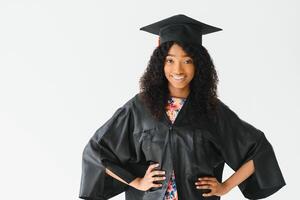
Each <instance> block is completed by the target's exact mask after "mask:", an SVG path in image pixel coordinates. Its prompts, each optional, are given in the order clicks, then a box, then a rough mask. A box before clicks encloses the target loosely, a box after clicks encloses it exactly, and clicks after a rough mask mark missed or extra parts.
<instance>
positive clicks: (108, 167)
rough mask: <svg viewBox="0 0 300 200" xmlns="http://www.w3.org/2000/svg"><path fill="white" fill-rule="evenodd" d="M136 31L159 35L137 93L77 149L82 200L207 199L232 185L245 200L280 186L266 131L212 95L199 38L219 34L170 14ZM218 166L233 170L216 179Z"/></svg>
mask: <svg viewBox="0 0 300 200" xmlns="http://www.w3.org/2000/svg"><path fill="white" fill-rule="evenodd" d="M141 30H145V31H148V32H150V33H154V34H158V35H159V45H158V47H157V48H156V49H155V50H154V52H153V54H152V56H151V58H150V62H149V64H148V67H147V69H146V71H145V73H144V75H143V76H142V77H141V79H140V88H141V91H140V92H139V93H138V94H136V95H135V96H134V97H133V98H132V99H130V100H129V101H127V102H126V103H125V104H124V105H123V106H122V107H120V108H119V109H118V110H117V111H116V112H115V113H114V114H113V116H112V117H111V118H110V119H109V120H108V121H107V122H106V123H105V124H104V125H102V126H101V127H100V128H99V129H98V130H97V131H96V133H95V134H94V135H93V137H92V138H91V139H90V141H89V143H88V144H87V145H86V147H85V149H84V152H83V165H82V180H81V188H80V195H79V197H80V198H83V199H108V198H111V197H113V196H115V195H117V194H119V193H121V192H123V191H125V192H126V199H130V200H138V199H153V200H156V199H165V200H170V199H189V200H193V199H204V198H207V199H213V200H217V199H220V197H221V196H222V195H224V194H226V193H228V192H229V191H230V190H231V189H232V188H234V187H235V186H238V187H239V188H240V190H241V192H242V193H243V195H244V196H245V197H246V198H249V199H258V198H265V197H267V196H270V195H271V194H273V193H274V192H276V191H278V190H279V189H280V188H282V187H283V186H284V185H285V184H286V183H285V180H284V178H283V176H282V173H281V171H280V168H279V165H278V162H277V160H276V157H275V153H274V150H273V148H272V146H271V144H270V143H269V141H268V140H267V138H266V137H265V135H264V133H263V132H262V131H260V130H258V129H257V128H255V127H253V126H252V125H250V124H249V123H247V122H245V121H243V120H242V119H240V118H239V117H238V116H237V115H236V114H235V113H234V112H233V111H232V110H231V109H230V108H229V107H228V106H227V105H225V104H224V103H223V102H222V101H221V100H220V99H218V98H217V82H218V77H217V73H216V71H215V68H214V65H213V62H212V60H211V58H210V56H209V54H208V52H207V50H206V49H205V48H204V47H203V46H202V35H203V34H207V33H212V32H216V31H219V30H221V29H219V28H216V27H213V26H210V25H207V24H204V23H202V22H199V21H197V20H194V19H192V18H190V17H187V16H185V15H175V16H172V17H169V18H167V19H164V20H161V21H159V22H156V23H153V24H151V25H148V26H146V27H143V28H141ZM224 163H227V164H228V165H229V166H230V167H231V168H232V169H233V170H234V171H235V173H234V174H233V175H232V176H230V177H229V178H228V179H227V180H225V181H222V172H223V167H224Z"/></svg>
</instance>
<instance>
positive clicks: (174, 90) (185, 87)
mask: <svg viewBox="0 0 300 200" xmlns="http://www.w3.org/2000/svg"><path fill="white" fill-rule="evenodd" d="M164 72H165V76H166V78H167V79H168V87H169V91H170V94H171V96H178V97H183V96H184V97H186V96H187V95H188V93H189V91H190V90H189V83H190V82H191V80H192V79H193V77H194V74H195V66H194V63H193V59H192V58H191V57H189V56H188V55H187V54H186V53H185V52H184V50H183V49H182V48H181V46H179V45H178V44H176V43H174V44H173V45H172V47H171V48H170V50H169V52H168V55H167V56H166V58H165V63H164Z"/></svg>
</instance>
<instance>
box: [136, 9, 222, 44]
mask: <svg viewBox="0 0 300 200" xmlns="http://www.w3.org/2000/svg"><path fill="white" fill-rule="evenodd" d="M140 30H143V31H146V32H149V33H153V34H156V35H159V44H161V43H164V42H167V41H179V42H186V43H197V44H200V45H202V35H205V34H208V33H213V32H216V31H221V30H222V29H220V28H217V27H214V26H211V25H208V24H205V23H203V22H200V21H197V20H195V19H193V18H190V17H188V16H186V15H183V14H179V15H174V16H172V17H168V18H166V19H163V20H160V21H158V22H155V23H152V24H150V25H147V26H144V27H142V28H140Z"/></svg>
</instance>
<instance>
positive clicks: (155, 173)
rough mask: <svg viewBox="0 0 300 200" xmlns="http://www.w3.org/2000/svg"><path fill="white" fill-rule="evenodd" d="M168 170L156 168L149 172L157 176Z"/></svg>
mask: <svg viewBox="0 0 300 200" xmlns="http://www.w3.org/2000/svg"><path fill="white" fill-rule="evenodd" d="M165 173H166V172H165V171H163V170H154V171H152V172H150V173H149V175H150V176H151V177H152V176H155V175H164V174H165Z"/></svg>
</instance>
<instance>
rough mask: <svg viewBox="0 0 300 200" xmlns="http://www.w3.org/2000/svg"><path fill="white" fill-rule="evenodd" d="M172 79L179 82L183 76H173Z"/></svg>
mask: <svg viewBox="0 0 300 200" xmlns="http://www.w3.org/2000/svg"><path fill="white" fill-rule="evenodd" d="M173 78H174V79H176V80H181V79H184V76H173Z"/></svg>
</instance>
